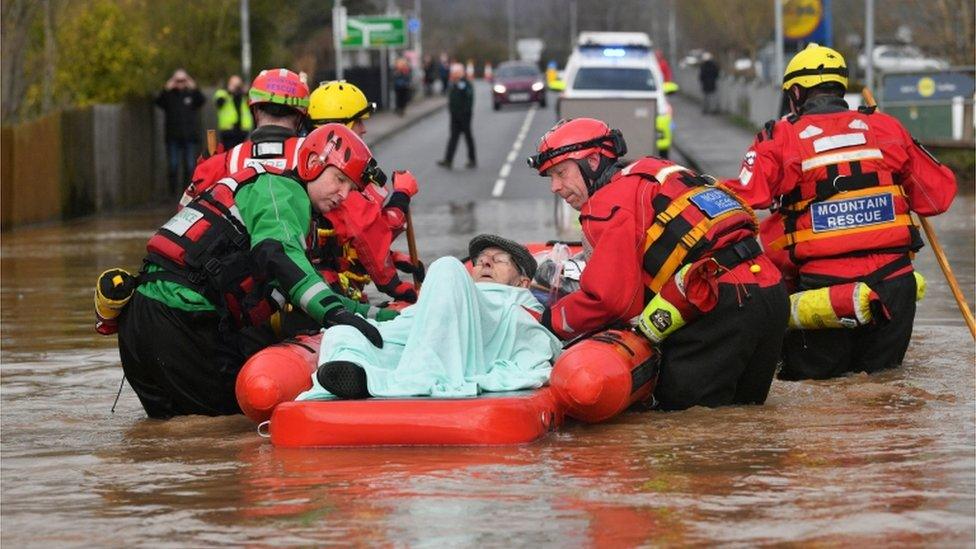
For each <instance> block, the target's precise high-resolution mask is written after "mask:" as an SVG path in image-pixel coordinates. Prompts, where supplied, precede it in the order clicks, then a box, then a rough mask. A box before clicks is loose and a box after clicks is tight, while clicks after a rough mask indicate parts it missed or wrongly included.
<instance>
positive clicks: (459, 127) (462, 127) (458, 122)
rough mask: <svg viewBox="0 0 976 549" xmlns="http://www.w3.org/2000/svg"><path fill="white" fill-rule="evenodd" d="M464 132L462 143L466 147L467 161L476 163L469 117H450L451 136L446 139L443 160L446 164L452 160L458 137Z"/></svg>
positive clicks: (449, 163)
mask: <svg viewBox="0 0 976 549" xmlns="http://www.w3.org/2000/svg"><path fill="white" fill-rule="evenodd" d="M461 134H464V143H465V145H466V146H467V148H468V162H469V163H471V164H477V163H478V158H477V155H476V154H475V151H474V137H473V136H472V135H471V118H455V117H453V116H452V117H451V137H450V138H449V139H448V140H447V152H446V153H445V154H444V162H446V163H447V165H448V166H450V165H451V163H453V162H454V151H455V150H456V149H457V143H458V138H459V137H461Z"/></svg>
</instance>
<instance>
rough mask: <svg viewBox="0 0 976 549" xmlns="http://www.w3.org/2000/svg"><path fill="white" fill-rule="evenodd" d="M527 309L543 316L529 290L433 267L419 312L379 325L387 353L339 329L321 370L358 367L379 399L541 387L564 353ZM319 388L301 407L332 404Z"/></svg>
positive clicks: (456, 267)
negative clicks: (344, 364)
mask: <svg viewBox="0 0 976 549" xmlns="http://www.w3.org/2000/svg"><path fill="white" fill-rule="evenodd" d="M523 307H525V308H529V309H532V310H535V311H537V312H541V311H542V305H541V304H540V303H539V302H538V300H536V299H535V297H533V296H532V294H531V292H529V290H527V289H525V288H515V287H512V286H505V285H502V284H495V283H491V282H479V283H475V282H474V281H473V280H472V279H471V276H470V275H469V274H468V271H467V270H466V269H465V268H464V265H462V264H461V262H460V261H458V260H457V259H455V258H453V257H443V258H441V259H438V260H437V261H435V262H433V263H432V264H431V265H430V269H429V271H428V274H427V278H426V280H425V282H424V288H423V291H422V292H421V294H420V299H419V300H418V301H417V303H416V304H415V305H412V306H410V307H407V308H406V309H404V310H403V312H402V314H401V315H400V316H398V317H397V318H395V319H393V320H390V321H387V322H374V324H375V326H376V327H377V328H378V329H379V331H380V333H381V334H382V335H383V342H384V345H383V348H382V349H377V348H376V347H373V346H372V345H371V344H370V343H369V341H367V340H366V338H365V337H364V336H363V335H362V334H361V333H360V332H359V331H358V330H356V329H355V328H352V327H350V326H335V327H332V328H329V329H328V330H326V331H325V335H324V336H323V338H322V348H321V350H320V352H319V364H322V363H324V362H328V361H331V360H347V361H350V362H354V363H356V364H359V365H360V366H362V367H363V368H364V369H365V370H366V378H367V386H368V387H369V393H370V394H371V395H373V396H384V397H406V396H432V397H466V396H475V395H477V394H478V393H479V392H480V391H514V390H518V389H531V388H537V387H541V386H543V385H545V384H546V383H547V381H548V380H549V373H550V372H551V371H552V361H553V360H554V359H555V358H556V356H557V355H558V353H559V351H560V349H561V348H562V345H561V343H560V341H559V339H557V338H556V337H555V336H554V335H552V333H550V332H549V331H548V330H546V329H545V328H543V327H542V325H540V324H539V323H538V322H537V321H536V320H535V319H534V318H533V317H532V315H530V314H529V313H528V312H527V311H526V310H525V309H524V308H523ZM370 322H373V321H370ZM312 385H313V387H312V389H311V390H309V391H306V392H304V393H302V394H301V395H299V396H298V400H309V399H320V398H329V397H331V395H330V394H329V393H328V391H326V390H325V389H323V388H322V386H321V385H319V383H318V381H317V380H316V379H315V375H314V374H313V375H312Z"/></svg>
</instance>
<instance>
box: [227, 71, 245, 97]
mask: <svg viewBox="0 0 976 549" xmlns="http://www.w3.org/2000/svg"><path fill="white" fill-rule="evenodd" d="M243 87H244V81H243V80H241V77H240V76H236V75H235V76H231V77H230V78H228V79H227V89H228V90H230V91H232V92H235V93H236V92H239V91H241V89H242V88H243Z"/></svg>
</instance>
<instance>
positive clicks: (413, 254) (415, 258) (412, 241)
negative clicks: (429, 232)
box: [406, 208, 420, 292]
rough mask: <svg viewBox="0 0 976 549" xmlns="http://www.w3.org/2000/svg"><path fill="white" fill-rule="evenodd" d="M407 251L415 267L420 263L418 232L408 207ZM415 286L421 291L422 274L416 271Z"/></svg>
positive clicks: (414, 276)
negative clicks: (415, 230)
mask: <svg viewBox="0 0 976 549" xmlns="http://www.w3.org/2000/svg"><path fill="white" fill-rule="evenodd" d="M406 214H407V251H408V252H410V263H412V264H413V266H414V267H417V265H418V264H419V263H420V255H419V254H418V253H417V234H416V233H415V232H414V230H413V216H411V215H410V209H409V208H407V212H406ZM413 287H414V289H415V290H417V291H418V292H419V291H420V275H419V274H418V273H417V272H416V271H415V272H414V273H413Z"/></svg>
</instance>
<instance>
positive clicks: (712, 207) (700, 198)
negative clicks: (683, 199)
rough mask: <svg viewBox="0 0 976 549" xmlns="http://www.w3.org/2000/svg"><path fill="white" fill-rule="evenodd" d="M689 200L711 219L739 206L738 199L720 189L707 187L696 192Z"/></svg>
mask: <svg viewBox="0 0 976 549" xmlns="http://www.w3.org/2000/svg"><path fill="white" fill-rule="evenodd" d="M691 202H692V204H694V205H695V206H698V209H699V210H701V211H702V212H703V213H704V214H705V215H707V216H708V217H709V218H711V219H714V218H716V217H718V216H720V215H722V214H724V213H725V212H730V211H732V210H734V209H736V208H739V207H741V206H740V205H739V201H738V200H736V199H734V198H732V197H731V196H730V195H729V193H727V192H725V191H723V190H721V189H709V190H707V191H705V192H702V193H698V194H696V195H695V196H693V197H691Z"/></svg>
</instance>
